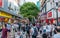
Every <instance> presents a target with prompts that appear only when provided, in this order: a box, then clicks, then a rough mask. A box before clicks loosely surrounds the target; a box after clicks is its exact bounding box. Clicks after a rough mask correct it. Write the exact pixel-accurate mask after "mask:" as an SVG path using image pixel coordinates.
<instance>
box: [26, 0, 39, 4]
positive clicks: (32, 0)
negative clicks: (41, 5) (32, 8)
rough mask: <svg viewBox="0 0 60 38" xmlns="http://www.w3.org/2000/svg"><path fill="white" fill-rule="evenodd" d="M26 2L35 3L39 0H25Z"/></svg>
mask: <svg viewBox="0 0 60 38" xmlns="http://www.w3.org/2000/svg"><path fill="white" fill-rule="evenodd" d="M25 1H26V2H34V3H35V4H36V2H37V1H39V0H25Z"/></svg>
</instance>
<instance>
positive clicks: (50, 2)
mask: <svg viewBox="0 0 60 38" xmlns="http://www.w3.org/2000/svg"><path fill="white" fill-rule="evenodd" d="M55 1H56V0H45V1H44V0H42V3H41V4H42V5H41V13H42V14H41V17H42V16H43V17H47V18H45V19H44V20H45V21H47V19H49V20H53V19H55V20H56V18H57V15H56V13H58V18H60V11H59V10H60V9H58V8H59V6H60V5H59V4H60V3H59V2H60V1H59V0H57V1H58V6H56V2H55ZM56 7H58V8H57V9H58V10H57V11H58V12H56ZM44 15H46V16H44ZM41 19H42V18H41Z"/></svg>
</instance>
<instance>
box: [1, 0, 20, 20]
mask: <svg viewBox="0 0 60 38" xmlns="http://www.w3.org/2000/svg"><path fill="white" fill-rule="evenodd" d="M18 3H19V0H13V1H12V0H0V21H8V20H9V19H12V18H14V19H15V18H18V17H21V16H20V15H18V12H19V5H18Z"/></svg>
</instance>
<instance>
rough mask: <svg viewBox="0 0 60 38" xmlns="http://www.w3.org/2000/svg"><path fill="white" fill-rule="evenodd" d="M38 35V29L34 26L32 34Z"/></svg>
mask: <svg viewBox="0 0 60 38" xmlns="http://www.w3.org/2000/svg"><path fill="white" fill-rule="evenodd" d="M37 35H38V31H37V29H36V28H34V33H33V36H37Z"/></svg>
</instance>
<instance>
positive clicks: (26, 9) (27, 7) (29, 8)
mask: <svg viewBox="0 0 60 38" xmlns="http://www.w3.org/2000/svg"><path fill="white" fill-rule="evenodd" d="M38 12H39V9H38V7H37V6H36V5H35V4H34V3H33V2H27V3H24V4H23V5H22V6H21V7H20V14H22V15H23V16H24V17H27V18H29V19H30V20H31V19H32V18H33V17H37V15H38Z"/></svg>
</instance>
